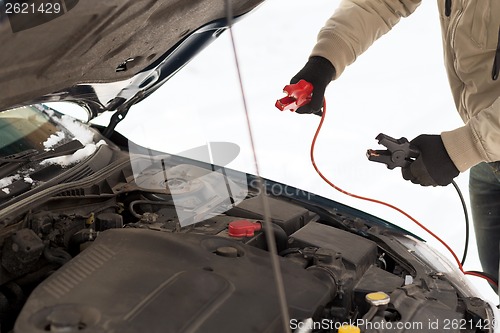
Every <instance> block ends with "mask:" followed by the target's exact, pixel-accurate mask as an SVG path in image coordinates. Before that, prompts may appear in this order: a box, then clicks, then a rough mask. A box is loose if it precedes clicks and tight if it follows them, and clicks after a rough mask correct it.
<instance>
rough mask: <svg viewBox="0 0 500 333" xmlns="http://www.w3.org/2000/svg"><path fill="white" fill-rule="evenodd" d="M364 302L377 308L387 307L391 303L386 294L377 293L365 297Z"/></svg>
mask: <svg viewBox="0 0 500 333" xmlns="http://www.w3.org/2000/svg"><path fill="white" fill-rule="evenodd" d="M366 300H367V301H368V303H370V304H372V305H375V306H379V305H387V304H389V302H390V301H391V298H390V297H389V295H387V294H386V293H384V292H382V291H379V292H375V293H369V294H367V295H366Z"/></svg>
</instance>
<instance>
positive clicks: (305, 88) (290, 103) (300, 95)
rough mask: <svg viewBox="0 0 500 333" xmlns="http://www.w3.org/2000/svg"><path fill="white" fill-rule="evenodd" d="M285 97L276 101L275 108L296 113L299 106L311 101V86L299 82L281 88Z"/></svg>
mask: <svg viewBox="0 0 500 333" xmlns="http://www.w3.org/2000/svg"><path fill="white" fill-rule="evenodd" d="M283 92H284V93H286V97H283V98H282V99H278V100H277V101H276V104H275V105H276V107H277V108H278V109H280V110H281V111H283V110H290V111H292V112H294V111H296V110H297V109H298V108H300V107H301V106H304V105H306V104H307V103H309V102H310V101H311V96H312V92H313V85H312V84H311V83H309V82H307V81H306V80H300V81H299V82H297V83H295V84H289V85H287V86H285V88H283Z"/></svg>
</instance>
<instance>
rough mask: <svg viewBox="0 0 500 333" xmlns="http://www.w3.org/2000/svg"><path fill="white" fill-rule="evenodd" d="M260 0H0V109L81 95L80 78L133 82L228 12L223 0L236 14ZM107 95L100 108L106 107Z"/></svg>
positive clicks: (84, 82)
mask: <svg viewBox="0 0 500 333" xmlns="http://www.w3.org/2000/svg"><path fill="white" fill-rule="evenodd" d="M262 1H263V0H244V1H241V0H240V1H237V0H229V1H228V0H149V1H147V0H142V1H138V0H107V1H101V0H84V1H83V0H82V1H79V0H58V1H55V0H54V1H44V2H43V3H42V2H41V1H37V0H31V1H23V2H22V3H21V2H18V1H16V0H9V1H5V2H3V1H2V0H0V9H1V10H0V45H1V52H0V91H1V94H0V110H4V109H8V108H12V107H14V106H20V105H26V104H32V103H34V102H41V101H54V100H64V99H73V100H78V96H82V97H85V94H86V92H85V89H87V90H89V87H90V86H86V88H85V89H80V90H79V89H77V88H76V87H78V86H80V85H83V86H85V85H87V84H89V85H90V84H98V85H99V84H101V85H102V84H103V83H113V82H127V80H128V81H130V82H128V83H126V84H130V83H131V81H133V78H134V77H136V76H137V75H138V74H139V73H141V72H144V71H145V70H147V69H152V68H153V69H154V68H155V67H157V66H159V65H160V64H161V63H162V61H163V60H164V59H165V58H166V57H167V56H168V55H169V54H170V53H172V51H173V50H174V49H175V48H177V47H178V46H179V44H180V43H181V42H182V41H183V40H185V39H186V38H188V37H189V36H190V35H191V34H192V33H193V32H195V31H197V30H199V29H200V28H201V27H204V26H206V25H207V24H209V23H211V22H215V21H218V20H225V18H226V15H227V4H229V3H230V5H229V8H232V13H233V16H234V17H237V16H240V15H242V14H244V13H246V12H248V11H250V10H251V9H253V8H254V7H256V6H257V5H258V4H259V3H261V2H262ZM49 3H50V4H51V6H48V4H49ZM57 4H59V5H60V6H57ZM58 8H59V10H57V9H58ZM49 9H50V10H49ZM215 34H216V33H215V32H211V35H215ZM191 53H192V52H191ZM126 84H125V85H126ZM78 90H79V91H78ZM90 90H92V89H90ZM91 92H92V91H91ZM87 93H89V92H88V91H87ZM93 98H94V99H95V97H93ZM106 98H109V100H107V101H103V100H100V101H98V103H97V104H99V106H98V108H100V109H110V107H109V106H106V104H108V103H111V102H112V100H113V96H107V97H106ZM126 99H127V97H125V98H124V99H122V101H123V100H126ZM101 111H102V110H101Z"/></svg>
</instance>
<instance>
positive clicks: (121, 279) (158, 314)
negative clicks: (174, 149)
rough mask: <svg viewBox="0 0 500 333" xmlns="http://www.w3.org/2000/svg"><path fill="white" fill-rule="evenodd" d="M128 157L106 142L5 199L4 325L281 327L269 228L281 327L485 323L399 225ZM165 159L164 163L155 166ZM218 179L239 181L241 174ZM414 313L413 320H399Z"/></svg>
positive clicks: (37, 328) (198, 168)
mask: <svg viewBox="0 0 500 333" xmlns="http://www.w3.org/2000/svg"><path fill="white" fill-rule="evenodd" d="M137 158H138V159H139V161H142V160H143V159H144V157H140V156H139V157H137ZM130 160H132V159H131V158H129V155H128V154H126V153H124V152H121V151H114V150H113V149H111V148H110V147H108V146H106V145H104V146H102V147H101V148H100V149H99V150H98V152H97V153H96V154H95V156H94V157H93V158H91V159H90V160H89V161H87V162H86V163H83V164H82V165H79V166H78V167H76V168H72V169H68V170H65V171H64V172H63V174H64V177H63V176H59V177H58V178H57V182H58V184H59V185H57V186H54V184H51V186H50V187H47V189H45V190H44V188H43V186H42V187H41V189H39V190H38V192H37V193H36V194H34V195H31V196H30V198H31V200H32V201H31V202H35V204H33V203H32V204H29V205H28V204H23V203H24V201H23V200H25V199H24V197H22V196H20V197H18V203H19V204H18V205H11V206H9V207H10V208H4V210H3V212H5V215H4V216H6V217H5V218H4V219H3V220H2V223H3V228H2V231H1V239H2V246H1V267H0V325H1V326H0V328H1V332H11V331H12V330H13V332H16V333H30V332H110V333H111V332H143V331H144V332H151V333H154V332H162V333H164V332H235V331H238V332H282V331H285V329H284V327H283V318H282V312H281V311H280V306H279V297H278V292H277V284H276V283H277V277H276V275H275V274H274V271H273V267H272V263H271V260H270V259H271V258H270V252H269V249H268V245H267V242H266V232H269V231H268V230H272V235H271V236H272V238H273V239H275V244H276V252H277V253H278V256H279V258H278V259H279V266H280V271H281V277H279V278H280V279H281V281H278V282H279V283H282V285H283V288H284V292H285V297H286V301H287V306H288V311H289V315H290V318H289V322H290V325H289V328H290V330H291V331H292V330H293V331H296V329H299V328H302V329H303V328H304V327H308V330H303V332H337V330H338V329H339V327H340V325H341V324H342V323H353V324H354V325H357V326H360V325H364V326H365V327H363V330H364V331H365V332H389V331H390V332H413V331H415V332H417V331H418V332H427V331H429V332H431V331H433V330H432V329H431V328H430V323H433V322H432V320H441V321H443V320H445V319H446V320H448V321H450V323H451V321H458V322H460V321H463V322H465V323H468V324H470V325H468V326H467V327H468V328H467V329H465V330H461V329H460V328H457V327H450V330H451V331H456V332H458V331H465V332H489V327H487V326H486V325H487V320H488V318H489V317H488V306H487V304H486V303H485V302H484V301H482V300H481V299H479V298H475V297H467V296H463V295H462V294H461V292H460V291H459V290H457V289H456V288H455V287H454V286H453V284H452V283H450V281H448V279H447V277H446V275H445V274H442V273H440V272H436V271H435V270H434V269H433V268H432V267H430V266H429V265H428V264H426V263H425V262H423V261H422V260H420V259H419V258H417V257H416V256H415V255H414V254H412V253H411V252H410V251H408V249H407V248H405V247H404V246H403V244H402V243H401V242H399V241H398V240H397V235H398V232H397V231H395V230H391V229H388V228H383V227H381V226H377V225H374V224H370V223H368V222H367V221H366V220H364V219H363V218H360V217H359V216H356V214H353V212H351V211H349V210H345V211H344V210H343V209H342V207H340V206H339V207H337V208H335V209H333V208H332V209H330V210H329V209H327V208H325V207H322V206H321V205H314V204H311V203H310V202H306V201H301V200H300V199H296V198H292V197H283V196H274V195H272V193H267V192H266V193H262V192H261V191H259V189H256V188H250V189H249V190H248V192H247V193H246V194H245V196H244V197H243V198H241V200H233V199H232V198H231V197H229V198H222V197H220V195H218V193H219V191H218V190H217V187H218V186H220V184H218V183H217V184H216V183H215V181H214V182H212V180H213V179H214V177H213V175H212V176H211V175H210V172H208V171H211V172H214V171H213V168H212V169H210V168H209V169H207V168H206V167H204V166H202V165H192V164H185V163H179V161H178V160H177V159H176V158H174V157H169V158H166V159H163V161H167V162H162V163H161V164H157V163H156V164H155V163H153V164H150V166H149V167H145V168H144V169H143V170H142V171H141V173H140V174H139V175H137V174H135V173H134V172H133V170H132V169H133V166H132V164H133V163H130ZM103 161H106V163H105V164H103ZM169 163H170V164H171V165H169ZM160 165H161V166H160ZM207 170H208V171H207ZM161 172H165V174H167V175H168V177H165V178H162V179H161V180H155V179H156V178H155V177H157V175H158V174H159V173H161ZM215 172H216V173H217V172H219V173H220V172H222V171H221V170H219V171H217V170H216V171H215ZM205 175H208V176H207V177H204V176H205ZM244 177H245V181H246V183H247V184H251V183H252V179H250V181H249V179H246V177H250V176H248V175H244ZM33 178H34V179H36V177H35V176H33ZM160 178H161V177H160ZM144 182H155V183H159V182H163V183H164V184H167V186H163V190H160V189H156V190H155V189H152V188H151V186H145V185H144ZM228 184H229V185H228ZM226 186H228V187H231V188H232V192H233V193H235V191H234V189H235V188H238V186H240V185H238V184H237V181H236V180H229V179H228V180H227V181H226ZM49 189H50V190H49ZM236 192H237V191H236ZM174 194H176V195H177V199H175V198H174ZM33 196H34V197H35V198H36V200H35V201H33V200H34V199H33ZM264 197H265V198H264ZM263 199H265V200H267V204H268V205H269V207H270V221H269V222H270V223H271V225H272V227H271V228H270V229H267V228H265V227H264V223H265V222H264V220H265V216H264V213H263V212H264V210H265V209H264V201H263ZM174 201H175V203H174ZM26 202H27V201H26ZM207 202H211V203H212V204H213V207H212V209H208V207H210V205H207V204H206V203H207ZM12 206H13V207H12ZM202 206H203V207H202ZM200 207H202V208H203V209H200ZM221 207H223V208H224V209H221ZM202 211H203V212H208V213H205V214H202ZM181 213H182V214H184V216H187V217H188V218H187V219H190V220H189V221H190V223H187V224H186V223H185V222H183V220H181V219H180V218H179V216H180V215H181ZM185 220H186V219H184V221H185ZM373 295H375V296H373ZM380 295H383V297H382V298H383V299H384V302H383V304H382V303H380V302H377V301H376V300H379V301H380ZM410 322H413V323H422V325H423V326H421V327H420V326H419V327H417V329H415V327H408V326H407V325H401V326H397V325H396V324H397V323H410ZM370 323H371V324H370ZM374 323H378V324H377V325H375V324H374ZM478 323H482V324H484V325H481V326H478ZM369 324H370V325H369ZM441 324H445V323H441ZM396 327H398V328H397V329H396Z"/></svg>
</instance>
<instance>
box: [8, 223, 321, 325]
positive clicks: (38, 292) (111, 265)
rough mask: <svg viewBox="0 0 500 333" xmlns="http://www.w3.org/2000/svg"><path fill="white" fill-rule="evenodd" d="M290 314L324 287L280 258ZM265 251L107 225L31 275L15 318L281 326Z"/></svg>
mask: <svg viewBox="0 0 500 333" xmlns="http://www.w3.org/2000/svg"><path fill="white" fill-rule="evenodd" d="M280 260H281V261H280V263H281V270H282V273H283V278H284V285H285V290H286V297H287V301H288V306H289V309H290V316H291V318H295V319H304V318H308V317H311V316H312V315H313V314H314V312H315V311H316V310H317V309H318V308H321V306H322V305H324V304H325V303H326V302H327V301H328V295H329V287H328V286H326V285H325V284H323V283H322V282H321V281H319V280H318V279H317V278H316V277H314V276H313V275H312V274H311V273H309V272H307V271H305V270H303V269H302V268H300V267H299V266H298V265H295V264H293V263H291V262H288V261H286V260H283V259H280ZM280 318H281V315H280V311H279V303H278V297H277V292H276V288H275V282H274V277H273V273H272V269H271V264H270V258H269V253H268V252H265V251H263V250H260V249H257V248H254V247H250V246H247V245H245V244H241V243H237V242H235V241H232V240H229V239H225V238H220V237H215V236H208V237H207V236H203V235H195V234H170V233H163V232H156V231H151V230H140V229H113V230H107V231H104V232H103V233H101V234H100V235H99V237H98V238H97V240H96V241H95V242H94V243H93V245H92V246H91V247H89V248H88V249H86V250H85V251H83V252H82V253H80V254H79V255H78V256H77V257H75V259H73V260H72V261H70V262H69V263H67V264H66V265H64V266H63V267H62V268H61V269H59V270H58V271H57V272H55V273H54V274H53V275H52V276H50V277H49V278H47V279H46V280H45V281H44V282H43V283H42V284H40V285H39V286H38V287H37V288H36V289H35V290H34V291H33V293H32V294H31V296H30V297H29V298H28V301H27V303H26V304H25V306H24V308H23V309H22V311H21V314H20V316H19V317H18V320H17V322H16V325H15V332H16V333H30V332H81V331H83V332H87V331H89V332H95V333H99V332H120V333H126V332H148V333H154V332H161V333H166V332H195V331H196V332H281V331H282V327H283V326H282V322H281V319H280Z"/></svg>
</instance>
